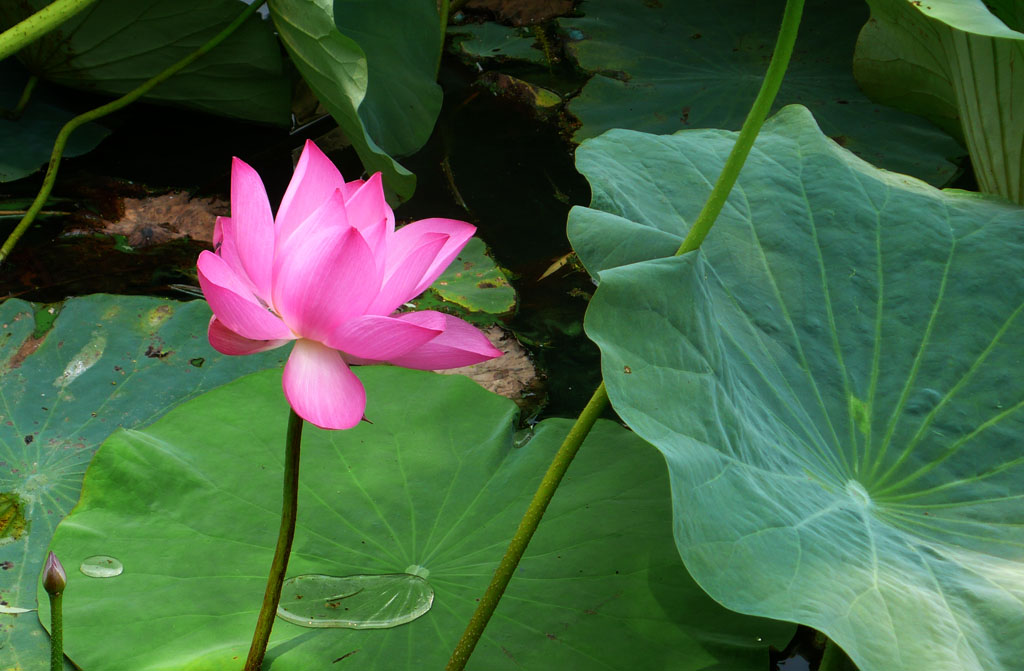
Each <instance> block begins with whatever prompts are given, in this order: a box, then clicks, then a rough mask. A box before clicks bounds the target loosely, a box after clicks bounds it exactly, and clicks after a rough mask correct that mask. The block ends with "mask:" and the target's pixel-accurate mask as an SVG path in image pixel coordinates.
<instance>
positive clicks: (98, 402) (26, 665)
mask: <svg viewBox="0 0 1024 671" xmlns="http://www.w3.org/2000/svg"><path fill="white" fill-rule="evenodd" d="M57 310H58V308H57V307H38V306H34V305H33V304H31V303H26V302H24V301H21V300H17V299H9V300H7V301H6V302H4V303H3V304H2V305H0V602H2V603H3V604H4V605H8V606H13V607H21V608H35V607H36V593H35V587H36V580H37V577H38V575H39V571H40V569H41V568H42V566H43V562H44V560H45V559H46V547H47V545H49V543H50V538H51V536H52V534H53V530H54V528H55V527H56V526H57V523H58V522H59V521H60V520H61V519H62V518H63V517H64V515H66V514H67V513H68V511H69V510H71V507H72V506H73V505H74V504H75V502H76V501H77V500H78V494H79V491H80V488H81V485H82V475H83V473H84V472H85V468H86V466H87V465H88V463H89V460H90V459H91V458H92V455H93V453H94V452H95V450H96V448H97V447H98V446H99V444H100V443H101V442H103V440H104V439H105V438H107V436H109V435H110V433H111V432H112V431H114V430H115V429H117V428H118V427H122V426H124V427H135V426H140V425H144V424H148V423H150V422H152V421H153V420H155V419H156V418H157V417H159V416H161V415H162V414H163V413H165V412H166V411H167V410H168V409H170V408H171V407H173V406H174V405H176V404H178V403H180V402H181V401H183V400H185V399H188V398H192V397H193V396H196V395H197V394H200V393H202V392H204V391H206V390H208V389H211V388H212V387H215V386H217V385H219V384H222V383H224V382H227V381H229V380H232V379H234V378H236V377H238V376H239V375H241V374H243V373H248V372H251V371H254V370H258V369H260V368H265V367H267V366H275V365H277V364H278V363H279V362H280V361H282V357H283V356H284V354H285V351H284V350H276V351H273V352H268V353H266V354H262V355H257V356H252V357H227V356H223V355H221V354H218V353H217V352H215V351H214V350H213V349H211V348H210V346H209V344H208V343H207V341H206V325H207V323H208V322H209V320H210V310H209V308H208V307H207V305H206V303H205V302H203V301H195V302H191V303H178V302H174V301H168V300H162V299H157V298H144V297H127V296H107V295H95V296H87V297H83V298H73V299H70V300H68V301H67V302H66V303H65V304H64V305H63V309H62V310H61V311H60V314H59V315H57V314H56V313H57ZM55 317H56V319H55V320H54V318H55ZM51 327H52V328H51ZM69 572H70V571H69ZM44 599H45V597H44ZM0 627H2V629H0V653H2V654H0V669H2V670H3V671H32V670H34V669H39V668H43V667H44V666H45V665H46V664H47V660H49V641H48V638H47V637H46V632H45V631H43V629H42V628H41V627H40V626H39V622H38V620H37V618H36V615H35V613H26V614H22V615H17V616H15V615H5V614H0Z"/></svg>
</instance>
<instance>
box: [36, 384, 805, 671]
mask: <svg viewBox="0 0 1024 671" xmlns="http://www.w3.org/2000/svg"><path fill="white" fill-rule="evenodd" d="M357 373H358V374H359V376H360V378H361V379H362V381H363V384H364V386H365V387H366V391H367V397H368V405H367V408H366V416H367V418H368V419H369V420H370V421H372V422H373V423H372V424H370V423H365V422H364V423H361V424H360V425H359V426H358V427H356V428H354V429H351V430H347V431H333V432H332V431H322V430H319V429H316V428H315V427H312V426H309V425H307V426H306V427H305V428H304V430H303V437H302V464H301V467H300V476H299V480H300V493H299V517H298V528H297V530H296V536H295V544H294V546H293V549H292V555H291V559H290V561H289V568H288V574H289V575H290V576H298V575H309V574H320V575H333V576H339V577H340V576H350V575H366V574H395V573H414V574H415V575H418V576H420V577H421V578H425V579H426V580H427V581H428V582H429V583H430V586H431V587H432V589H433V592H434V598H433V606H432V607H431V609H430V610H429V612H427V613H426V614H424V615H422V616H421V617H419V618H418V619H415V620H413V621H411V622H409V623H407V624H403V625H401V626H398V627H395V628H387V629H363V630H355V629H307V628H304V627H301V626H298V625H296V624H293V621H285V620H282V619H280V618H279V619H278V620H277V621H276V623H275V624H274V630H273V635H272V637H271V639H270V647H269V648H268V650H267V662H266V664H265V666H264V668H265V669H267V670H268V671H288V670H295V671H309V670H311V669H331V668H334V667H332V664H333V663H334V662H335V661H337V660H342V658H344V659H343V661H338V662H337V663H338V667H337V668H343V665H344V664H350V665H353V668H359V669H366V670H367V671H375V670H376V671H403V670H408V671H421V670H422V669H441V668H443V667H444V665H445V662H446V661H447V659H448V656H449V655H450V654H451V651H452V649H453V648H454V646H455V643H456V641H458V639H459V636H460V635H461V634H462V631H463V629H464V628H465V626H466V623H467V622H468V621H469V617H470V615H471V614H472V613H473V610H474V608H475V607H476V605H477V600H478V599H479V597H480V596H481V595H482V594H483V591H484V588H485V587H486V586H487V584H488V582H489V581H490V578H491V575H492V573H493V571H494V569H495V567H496V566H497V564H498V561H499V560H500V558H501V555H502V553H503V552H504V551H505V547H506V546H507V544H508V540H509V538H510V537H511V535H512V533H513V532H514V531H515V528H516V526H517V524H518V522H519V519H520V516H521V515H522V513H523V511H524V510H525V509H526V505H527V502H528V501H529V499H530V497H531V496H532V494H533V491H534V490H535V488H536V486H537V483H538V482H539V480H540V478H541V475H542V474H543V473H544V470H545V468H546V467H547V465H548V462H549V461H550V459H551V457H552V455H553V454H554V453H555V450H556V449H557V447H558V444H559V443H560V441H561V440H562V438H563V437H564V436H565V434H566V432H567V431H568V429H569V424H570V422H569V421H568V420H546V421H544V422H541V423H540V424H539V425H537V426H536V427H535V428H534V429H533V433H532V435H530V436H521V437H519V439H518V440H516V436H515V435H514V432H513V429H514V427H513V422H514V420H515V417H516V414H517V410H516V406H515V405H514V404H513V403H512V402H511V401H509V400H508V399H505V398H502V397H500V396H495V395H493V394H491V393H489V392H487V391H485V390H484V389H482V388H481V387H479V386H478V385H476V383H474V382H472V381H470V380H469V379H467V378H464V377H461V376H457V375H451V376H442V375H436V374H432V373H424V372H419V371H409V370H404V369H398V368H391V367H371V368H360V369H358V370H357ZM280 377H281V376H280V373H279V372H277V371H267V372H265V373H257V374H255V375H251V376H248V377H245V378H242V379H241V380H238V381H237V382H235V383H232V384H229V385H225V386H223V387H220V388H219V389H216V390H214V391H213V392H211V393H208V394H205V395H203V396H201V397H199V398H197V399H194V400H193V401H192V402H190V403H187V404H184V405H182V406H180V407H179V408H178V409H177V411H171V412H170V413H168V414H167V415H166V416H165V417H164V418H163V419H162V420H160V421H158V422H157V423H155V424H153V425H152V426H151V427H149V428H147V429H144V430H133V431H122V432H118V433H117V434H115V435H113V436H111V438H110V439H109V440H108V441H107V442H106V443H105V444H104V446H103V447H102V448H101V449H100V451H99V452H98V453H97V456H96V459H95V460H94V461H93V463H92V464H91V465H90V467H89V471H88V472H87V474H86V477H85V486H84V488H83V492H82V498H81V501H80V502H79V504H78V506H77V507H76V508H75V510H74V512H73V513H72V514H71V515H70V516H69V517H68V518H67V519H66V520H65V521H64V522H63V523H62V524H61V526H60V527H58V529H57V532H56V534H55V536H54V541H53V548H52V549H53V550H54V551H55V552H56V553H57V554H58V555H59V556H60V557H61V558H62V560H63V561H64V564H65V566H70V567H71V568H70V569H69V571H68V587H67V591H66V593H65V597H64V644H65V647H64V649H65V651H66V652H67V653H68V654H69V655H70V656H71V658H72V659H73V660H74V661H75V662H76V663H77V664H79V665H80V666H81V667H82V668H84V669H104V670H106V671H116V670H123V671H146V670H155V669H190V670H194V671H198V670H209V671H220V670H221V669H230V668H236V667H238V666H239V664H240V661H239V660H240V659H244V658H245V654H246V651H247V650H248V648H249V641H250V639H251V637H252V627H253V623H254V622H255V621H256V613H257V610H258V609H259V606H260V601H261V599H262V595H263V590H264V587H265V584H266V571H267V570H268V568H269V566H270V560H271V556H272V554H273V546H274V541H275V539H276V537H277V527H278V524H279V514H280V502H281V495H280V491H281V471H282V461H283V439H284V435H285V425H286V422H287V417H288V409H287V404H286V403H285V400H284V396H283V393H282V391H281V379H280ZM670 508H671V507H670V505H669V499H668V482H667V478H666V475H665V468H664V462H663V460H662V458H661V456H660V455H659V454H658V453H657V452H656V451H655V450H653V449H652V448H651V447H650V446H649V445H647V444H646V443H644V442H643V441H642V440H640V439H639V438H637V437H636V436H635V435H634V434H632V433H631V432H629V431H627V430H626V429H624V428H623V427H621V426H618V425H616V424H614V423H612V422H601V423H600V424H599V425H598V426H596V427H595V429H594V431H593V432H592V433H591V434H590V436H589V437H588V438H587V441H586V443H585V444H584V445H583V447H582V449H581V451H580V453H579V456H578V457H577V459H576V461H575V462H574V463H573V465H572V468H571V469H570V470H569V473H568V474H567V476H566V480H565V481H564V482H563V484H562V487H561V488H560V489H559V491H558V494H557V496H556V497H555V499H554V501H552V503H551V506H550V508H549V509H548V511H547V514H546V516H545V518H544V522H543V524H542V525H541V527H540V529H539V530H538V531H537V534H536V536H535V537H534V539H533V541H532V543H531V545H530V547H529V550H528V551H527V554H526V556H525V558H524V559H523V562H522V564H520V566H519V568H518V570H517V572H516V575H515V578H514V579H513V580H512V583H511V585H510V586H509V588H508V591H507V592H506V594H505V597H504V599H503V600H502V602H501V604H500V605H499V607H498V610H497V612H496V613H495V616H494V619H493V620H492V621H491V623H490V626H489V627H488V629H487V631H486V633H485V634H484V637H483V639H482V640H481V641H480V644H479V646H478V647H477V649H476V652H475V653H474V655H473V658H472V659H471V660H470V664H469V668H471V669H486V670H489V671H503V670H505V669H508V670H510V671H511V670H513V669H537V670H538V671H541V670H547V669H589V668H600V669H623V670H629V671H632V670H633V669H638V668H639V669H674V670H678V671H690V670H693V671H696V670H698V669H702V670H706V671H712V670H716V669H729V670H731V671H745V670H747V669H749V670H750V671H760V670H761V669H764V668H766V666H767V665H768V652H767V645H768V644H769V643H771V644H774V645H776V646H779V645H784V644H785V641H786V640H787V637H788V636H790V635H791V633H792V631H793V627H792V626H791V625H784V624H780V623H774V622H770V621H767V620H762V619H759V618H751V617H748V616H741V615H738V614H736V613H731V612H730V611H727V610H726V609H724V608H722V607H721V606H719V605H718V604H716V603H714V602H713V601H712V600H711V599H710V598H708V597H707V595H705V594H703V593H702V592H701V591H700V588H699V587H698V586H697V585H696V583H694V582H693V580H692V579H691V578H690V577H689V575H687V573H686V571H685V570H684V569H683V566H682V563H681V562H680V561H679V556H678V553H677V552H676V550H675V547H674V544H673V543H672V537H671V531H670V529H671V510H670ZM97 554H102V555H109V556H113V557H116V558H117V559H118V560H120V561H121V562H122V563H123V565H124V572H123V573H122V574H121V575H119V576H117V577H116V578H109V579H97V578H89V577H86V576H83V575H82V574H81V573H80V572H78V571H77V570H76V568H74V567H77V566H78V564H79V562H81V561H82V560H83V559H85V558H87V557H89V556H90V555H97ZM43 608H44V609H43V611H41V613H40V617H41V619H42V620H43V621H44V622H46V621H47V614H46V612H45V604H44V606H43ZM340 612H341V609H339V613H340ZM139 641H145V645H139V644H138V642H139Z"/></svg>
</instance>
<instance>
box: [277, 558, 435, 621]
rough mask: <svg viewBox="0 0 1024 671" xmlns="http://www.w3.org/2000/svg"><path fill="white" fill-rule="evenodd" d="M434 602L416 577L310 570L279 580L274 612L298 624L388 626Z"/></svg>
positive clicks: (428, 589)
mask: <svg viewBox="0 0 1024 671" xmlns="http://www.w3.org/2000/svg"><path fill="white" fill-rule="evenodd" d="M417 568H422V567H417ZM424 571H425V569H424ZM433 604H434V588H433V587H431V586H430V583H428V582H427V581H426V580H424V579H423V578H421V577H420V576H418V575H412V574H409V573H387V574H383V575H369V574H361V575H348V576H331V575H316V574H312V575H299V576H295V577H293V578H288V579H287V580H285V581H284V586H283V588H282V591H281V605H280V606H278V608H277V616H278V617H279V618H281V619H282V620H287V621H288V622H291V623H293V624H297V625H299V626H302V627H316V628H327V627H336V628H345V629H389V628H391V627H397V626H398V625H400V624H405V623H407V622H412V621H413V620H415V619H417V618H418V617H420V616H421V615H423V614H425V613H426V612H427V611H429V610H430V607H431V606H432V605H433Z"/></svg>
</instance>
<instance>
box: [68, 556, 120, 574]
mask: <svg viewBox="0 0 1024 671" xmlns="http://www.w3.org/2000/svg"><path fill="white" fill-rule="evenodd" d="M78 570H80V571H81V572H82V573H84V574H85V575H87V576H89V577H90V578H114V577H116V576H119V575H121V574H122V573H124V564H122V563H121V562H120V560H118V559H116V558H114V557H110V556H107V555H93V556H91V557H86V558H85V559H83V560H82V564H81V566H79V567H78Z"/></svg>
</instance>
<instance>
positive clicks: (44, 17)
mask: <svg viewBox="0 0 1024 671" xmlns="http://www.w3.org/2000/svg"><path fill="white" fill-rule="evenodd" d="M94 2H96V0H55V1H54V2H52V3H50V4H49V5H47V6H46V7H43V8H42V9H40V10H39V11H38V12H36V13H35V14H33V15H32V16H30V17H28V18H27V19H25V20H24V21H22V22H21V23H16V24H14V25H13V26H11V27H10V28H8V29H7V30H5V31H4V32H3V33H0V61H2V60H3V59H5V58H7V57H8V56H10V55H11V54H14V53H17V52H19V51H21V50H22V49H23V48H25V47H26V46H28V45H29V44H32V43H33V42H35V41H36V40H38V39H39V38H40V37H42V36H43V35H45V34H46V33H48V32H50V31H51V30H53V29H54V28H56V27H57V26H59V25H60V24H62V23H64V22H65V21H67V20H68V19H70V18H71V17H72V16H74V15H75V14H77V13H78V12H80V11H82V10H83V9H85V8H86V7H88V6H89V5H91V4H92V3H94Z"/></svg>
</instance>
